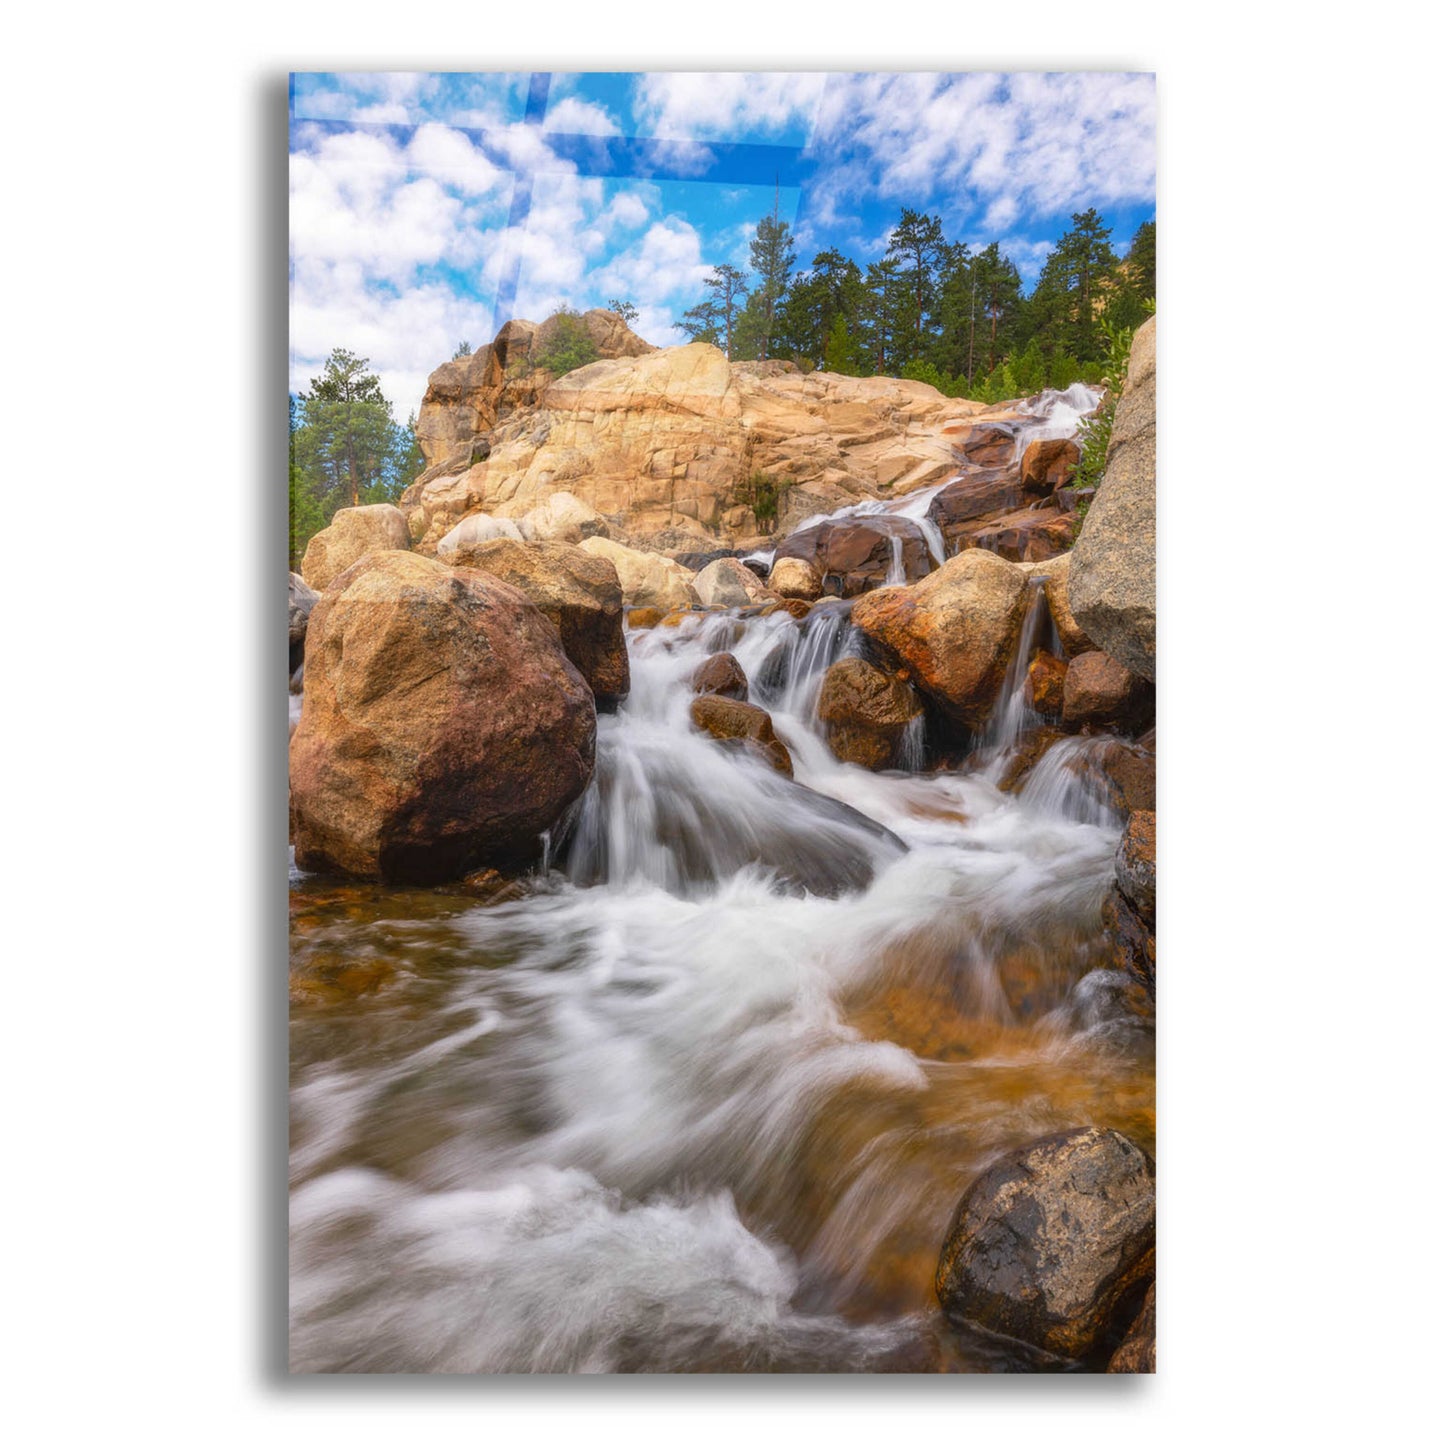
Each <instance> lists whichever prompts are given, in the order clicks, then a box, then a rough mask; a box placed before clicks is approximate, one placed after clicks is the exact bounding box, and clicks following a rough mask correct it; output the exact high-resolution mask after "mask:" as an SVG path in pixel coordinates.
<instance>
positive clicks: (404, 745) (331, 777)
mask: <svg viewBox="0 0 1445 1445" xmlns="http://www.w3.org/2000/svg"><path fill="white" fill-rule="evenodd" d="M596 729H597V719H596V712H595V708H594V705H593V700H592V693H591V691H590V689H589V688H588V687H587V684H586V683H585V682H584V681H583V679H582V677H581V675H580V674H579V673H578V671H577V669H576V668H575V667H574V666H573V665H572V663H571V662H569V661H568V660H567V657H566V654H565V653H564V652H563V651H562V646H561V643H560V641H559V640H558V636H557V629H556V628H555V627H554V626H553V625H552V623H551V622H549V621H548V620H547V619H546V618H545V617H544V616H543V615H542V614H541V613H540V612H539V611H538V610H537V609H536V608H535V607H534V606H533V605H532V604H531V603H530V602H529V601H528V600H527V598H526V597H525V596H524V595H523V593H522V592H521V591H519V590H518V589H517V588H515V587H513V586H511V585H509V584H508V583H506V582H503V581H501V580H500V579H498V578H496V577H493V576H490V575H488V574H487V573H483V572H474V571H470V570H468V569H465V568H457V569H455V570H454V569H452V568H450V567H447V566H445V565H444V564H442V563H440V562H435V561H431V560H428V559H427V558H424V557H418V556H415V555H414V554H412V553H410V552H385V553H381V554H379V555H376V556H372V557H367V558H365V559H363V560H362V561H361V562H358V563H357V564H356V565H355V566H353V567H351V568H349V569H348V570H347V571H346V572H344V573H343V574H342V575H341V576H340V577H338V578H336V579H335V582H334V583H333V585H332V586H331V587H330V588H329V589H328V590H327V592H326V593H325V594H324V595H323V596H322V598H321V600H320V601H319V602H318V603H317V604H316V607H315V609H314V610H313V612H312V614H311V621H310V625H309V627H308V629H307V636H306V696H305V702H304V705H303V707H302V713H301V721H300V724H299V726H298V727H297V729H296V731H295V733H294V734H293V735H292V738H291V815H292V825H293V830H294V837H295V842H296V862H297V864H298V866H300V867H301V868H304V869H308V870H312V871H318V872H332V871H340V872H344V873H352V874H357V875H359V876H362V877H372V878H376V877H379V878H384V879H387V880H392V881H397V882H417V883H435V882H442V881H446V880H448V879H452V878H458V877H462V876H464V875H466V874H467V873H469V872H471V871H473V870H474V869H476V868H478V867H484V866H493V867H501V868H507V867H516V866H519V865H523V864H525V863H527V862H529V861H530V860H531V859H532V858H534V857H535V856H536V854H537V853H538V851H539V845H540V839H541V835H542V834H543V833H544V832H545V831H546V830H548V829H549V828H551V827H553V826H554V825H555V824H556V822H557V820H558V818H559V817H560V816H561V815H562V813H563V811H564V810H565V809H566V808H567V806H568V805H569V804H570V803H572V802H573V801H574V800H575V799H576V798H577V797H578V796H579V795H580V794H581V793H582V791H583V789H584V788H585V787H586V786H587V783H588V781H589V780H590V778H591V776H592V767H593V750H594V745H595V741H596Z"/></svg>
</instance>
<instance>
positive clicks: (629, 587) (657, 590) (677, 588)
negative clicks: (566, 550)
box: [582, 537, 698, 613]
mask: <svg viewBox="0 0 1445 1445" xmlns="http://www.w3.org/2000/svg"><path fill="white" fill-rule="evenodd" d="M582 551H584V552H588V553H590V554H591V555H592V556H594V557H602V558H605V559H606V560H607V561H608V562H611V563H612V565H613V566H614V567H615V568H616V569H617V578H618V581H619V582H620V584H621V586H622V600H623V602H624V604H625V605H626V606H627V607H629V608H642V607H656V608H658V609H659V610H660V611H662V612H664V613H666V612H672V611H674V610H675V609H677V608H679V607H696V606H697V605H698V596H697V592H696V590H695V589H694V587H693V585H692V577H693V574H692V573H691V572H689V571H688V570H687V568H686V567H682V566H680V565H679V564H678V563H676V562H674V561H673V560H672V559H671V558H670V557H662V556H659V555H658V554H657V553H656V552H639V551H637V550H636V549H635V548H632V547H624V546H623V545H622V544H621V543H620V542H612V541H609V540H608V539H607V538H606V537H588V538H587V540H586V541H585V542H583V543H582Z"/></svg>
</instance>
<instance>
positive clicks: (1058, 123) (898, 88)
mask: <svg viewBox="0 0 1445 1445" xmlns="http://www.w3.org/2000/svg"><path fill="white" fill-rule="evenodd" d="M1154 126H1155V97H1154V78H1153V77H1152V76H1151V75H1137V74H1100V73H1085V72H1079V73H1074V72H1068V73H1058V74H1034V73H1027V74H1017V75H985V74H968V75H923V74H905V75H847V76H834V77H832V78H831V79H830V83H829V85H828V88H827V91H826V92H825V94H824V96H823V99H822V101H821V103H820V105H819V108H818V115H817V123H816V125H815V127H814V130H813V134H812V139H811V141H810V142H809V145H808V147H807V149H806V151H805V155H807V156H808V157H809V158H811V159H813V160H815V161H817V162H819V163H820V164H822V165H824V166H825V167H826V171H825V179H824V181H823V184H822V185H821V186H820V187H819V188H818V190H817V193H816V194H815V196H814V197H813V200H814V203H815V205H816V206H817V207H818V214H819V215H820V217H821V218H822V219H823V220H824V221H825V222H827V221H832V220H834V219H837V218H839V217H840V216H843V215H846V210H847V206H848V204H849V203H850V202H857V201H866V200H871V199H883V200H889V201H894V200H896V201H900V202H902V203H905V204H908V203H912V204H914V205H919V204H924V205H930V206H934V207H937V208H939V209H942V210H943V211H945V213H952V214H954V215H956V214H957V213H958V211H959V210H961V209H963V208H964V207H966V206H973V205H976V204H981V205H982V206H983V207H984V210H985V216H984V223H985V224H986V225H988V226H990V227H991V228H997V229H1002V228H1003V227H1006V226H1009V225H1012V224H1014V223H1015V222H1016V221H1019V220H1021V219H1025V218H1031V217H1039V216H1052V215H1061V214H1065V213H1067V212H1069V211H1072V210H1075V209H1080V208H1082V207H1084V206H1088V205H1106V204H1109V203H1111V202H1121V201H1125V202H1127V201H1138V200H1148V199H1152V197H1153V194H1154Z"/></svg>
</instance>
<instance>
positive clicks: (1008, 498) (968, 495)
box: [928, 467, 1024, 541]
mask: <svg viewBox="0 0 1445 1445" xmlns="http://www.w3.org/2000/svg"><path fill="white" fill-rule="evenodd" d="M1023 503H1024V494H1023V486H1022V485H1021V483H1020V481H1019V474H1018V473H1017V472H1016V471H1014V470H1013V468H1012V467H993V468H988V469H985V470H979V471H970V472H966V473H965V474H964V475H963V476H962V477H960V478H959V480H958V481H956V482H950V483H949V484H948V485H947V486H946V487H944V489H943V490H942V491H941V492H939V493H938V495H937V496H936V497H934V499H933V500H932V501H931V502H930V503H929V504H928V519H929V521H931V522H932V523H933V524H934V526H936V527H938V528H939V529H940V530H941V531H942V532H943V534H944V536H945V537H947V538H949V540H950V541H951V540H953V539H954V538H955V537H956V536H957V535H958V534H959V533H960V532H961V531H963V530H964V529H965V528H966V527H967V525H968V524H969V523H970V522H978V521H980V520H982V519H983V518H986V517H993V516H996V515H1001V514H1003V513H1005V512H1012V511H1016V510H1017V509H1018V508H1019V507H1021V506H1023Z"/></svg>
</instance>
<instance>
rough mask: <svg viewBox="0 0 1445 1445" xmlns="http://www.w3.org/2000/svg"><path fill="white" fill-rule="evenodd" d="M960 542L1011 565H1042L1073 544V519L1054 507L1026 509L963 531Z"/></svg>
mask: <svg viewBox="0 0 1445 1445" xmlns="http://www.w3.org/2000/svg"><path fill="white" fill-rule="evenodd" d="M958 540H959V542H960V543H961V545H963V546H965V547H983V548H986V549H987V550H988V551H990V552H997V553H998V555H999V556H1000V557H1005V558H1007V559H1008V560H1009V561H1010V562H1044V561H1047V560H1048V559H1049V558H1050V557H1061V556H1063V554H1064V553H1065V552H1067V551H1068V550H1069V548H1070V546H1072V545H1073V541H1074V519H1073V518H1072V517H1070V516H1068V515H1067V513H1064V512H1061V511H1059V510H1058V509H1057V508H1055V507H1026V508H1024V509H1022V510H1021V511H1017V512H1008V513H1006V514H1005V515H1004V516H1002V517H995V518H993V519H991V520H990V521H988V522H987V523H986V524H985V525H984V526H981V527H975V528H971V529H966V530H964V531H963V532H962V533H961V534H960V535H959V539H958Z"/></svg>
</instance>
